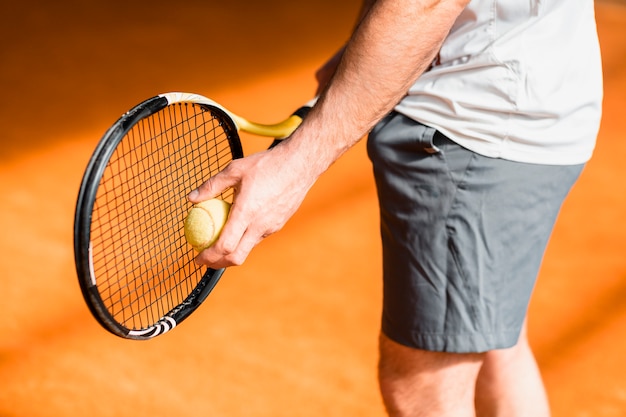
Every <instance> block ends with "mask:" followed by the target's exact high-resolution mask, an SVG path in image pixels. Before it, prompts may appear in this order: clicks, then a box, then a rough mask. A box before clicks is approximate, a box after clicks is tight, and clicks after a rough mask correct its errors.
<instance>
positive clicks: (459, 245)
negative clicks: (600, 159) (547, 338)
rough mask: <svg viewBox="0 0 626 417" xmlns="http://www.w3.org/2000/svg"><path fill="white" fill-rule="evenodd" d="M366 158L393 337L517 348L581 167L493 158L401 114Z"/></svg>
mask: <svg viewBox="0 0 626 417" xmlns="http://www.w3.org/2000/svg"><path fill="white" fill-rule="evenodd" d="M368 154H369V157H370V159H371V160H372V163H373V167H374V175H375V178H376V185H377V189H378V196H379V204H380V223H381V225H380V226H381V236H382V246H383V282H384V286H383V288H384V291H383V293H384V301H383V315H382V331H383V332H384V333H385V335H387V336H388V337H389V338H391V339H392V340H395V341H396V342H398V343H401V344H403V345H407V346H411V347H414V348H418V349H426V350H432V351H444V352H484V351H488V350H492V349H500V348H507V347H511V346H513V345H515V344H516V343H517V340H518V338H519V334H520V330H521V327H522V324H523V322H524V318H525V316H526V312H527V309H528V303H529V299H530V296H531V292H532V290H533V287H534V284H535V280H536V277H537V273H538V270H539V266H540V264H541V260H542V257H543V254H544V250H545V247H546V244H547V242H548V239H549V237H550V233H551V231H552V228H553V225H554V222H555V220H556V217H557V214H558V212H559V209H560V207H561V204H562V202H563V199H564V198H565V196H566V195H567V193H568V192H569V190H570V188H571V186H572V185H573V184H574V182H575V181H576V179H577V178H578V176H579V174H580V172H581V171H582V168H583V165H575V166H557V165H537V164H524V163H518V162H512V161H507V160H503V159H495V158H487V157H484V156H481V155H479V154H476V153H474V152H471V151H469V150H467V149H465V148H463V147H461V146H459V145H457V144H456V143H454V142H453V141H451V140H450V139H448V138H446V137H445V136H444V135H442V134H441V133H439V132H438V131H436V130H435V129H433V128H431V127H427V126H424V125H422V124H419V123H417V122H415V121H413V120H411V119H408V118H406V117H404V116H402V115H399V114H397V113H392V114H390V115H389V116H387V117H386V118H385V119H383V120H382V121H381V122H380V123H379V124H378V125H377V126H376V127H375V128H374V130H373V131H372V132H371V134H370V136H369V139H368Z"/></svg>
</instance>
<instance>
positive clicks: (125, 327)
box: [74, 93, 243, 340]
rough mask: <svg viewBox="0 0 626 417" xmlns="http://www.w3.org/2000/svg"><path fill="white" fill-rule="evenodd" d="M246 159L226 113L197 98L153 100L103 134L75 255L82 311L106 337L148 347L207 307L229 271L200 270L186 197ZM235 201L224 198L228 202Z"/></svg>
mask: <svg viewBox="0 0 626 417" xmlns="http://www.w3.org/2000/svg"><path fill="white" fill-rule="evenodd" d="M241 157H243V150H242V147H241V142H240V140H239V135H238V132H237V126H236V124H235V123H234V121H233V120H232V117H231V116H230V114H229V113H228V112H227V111H226V110H225V109H223V108H222V107H220V106H219V105H217V104H216V103H214V102H212V101H211V100H208V99H206V98H204V97H201V96H197V95H191V94H182V93H170V94H165V95H160V96H156V97H153V98H150V99H148V100H146V101H144V102H142V103H141V104H139V105H137V106H135V107H134V108H133V109H131V110H130V111H128V112H127V113H126V114H124V115H123V116H122V117H120V118H119V119H118V120H117V122H116V123H114V124H113V125H112V126H111V127H110V128H109V130H108V131H107V132H106V133H105V134H104V136H103V137H102V138H101V140H100V142H99V143H98V146H97V147H96V149H95V151H94V153H93V155H92V157H91V159H90V161H89V163H88V165H87V168H86V170H85V173H84V175H83V180H82V182H81V186H80V190H79V193H78V198H77V203H76V211H75V218H74V255H75V263H76V271H77V275H78V280H79V284H80V288H81V291H82V294H83V297H84V299H85V302H86V303H87V305H88V306H89V309H90V311H91V313H92V314H93V316H94V317H95V318H96V320H97V321H98V322H99V323H100V324H101V325H102V326H103V327H104V328H105V329H107V330H108V331H109V332H111V333H113V334H115V335H117V336H120V337H123V338H127V339H135V340H146V339H151V338H153V337H156V336H158V335H160V334H163V333H165V332H167V331H169V330H171V329H172V328H174V327H175V326H176V325H177V324H179V323H180V322H181V321H183V320H184V319H185V318H187V317H188V316H189V315H190V314H191V313H192V312H193V311H195V309H196V308H197V307H198V306H199V305H200V304H201V303H202V302H203V301H204V299H206V297H207V296H208V295H209V293H210V292H211V290H212V289H213V288H214V287H215V285H216V284H217V282H218V281H219V279H220V277H221V275H222V273H223V272H224V270H223V269H220V270H214V269H210V268H209V269H206V268H204V267H200V266H198V265H196V264H195V262H194V258H195V255H196V254H195V252H194V251H193V249H192V248H191V246H190V245H188V244H187V242H186V241H185V239H184V231H183V220H184V217H185V215H186V214H187V212H188V210H189V208H190V207H191V206H192V204H191V203H190V202H189V201H188V200H187V198H186V196H187V194H188V193H189V191H191V190H192V189H194V188H197V187H198V186H199V185H200V184H201V183H202V182H204V181H206V180H207V179H208V178H210V177H211V176H213V175H215V174H216V173H217V172H219V171H221V170H222V169H223V168H224V167H225V166H226V165H228V163H230V161H231V160H233V159H237V158H241ZM232 193H233V192H232V190H226V191H225V192H224V193H223V194H222V195H221V196H219V197H220V198H222V199H224V200H227V201H229V202H232V199H233V194H232Z"/></svg>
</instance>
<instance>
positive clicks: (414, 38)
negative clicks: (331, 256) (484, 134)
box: [189, 0, 469, 268]
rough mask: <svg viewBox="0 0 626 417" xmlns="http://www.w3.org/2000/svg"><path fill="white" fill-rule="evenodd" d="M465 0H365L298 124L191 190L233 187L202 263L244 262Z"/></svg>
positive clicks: (412, 76) (403, 82)
mask: <svg viewBox="0 0 626 417" xmlns="http://www.w3.org/2000/svg"><path fill="white" fill-rule="evenodd" d="M468 2H469V0H441V1H436V0H378V1H367V2H366V3H365V4H364V7H363V10H362V13H361V14H362V18H361V19H360V22H359V24H358V25H357V27H356V28H355V30H354V33H353V36H352V37H351V39H350V41H349V42H348V44H347V45H346V47H345V51H344V52H343V53H342V54H341V59H340V61H339V63H338V66H337V68H336V71H333V76H332V78H331V79H330V81H329V82H328V83H327V85H325V86H324V88H323V90H322V92H321V95H320V97H319V100H318V103H317V104H316V105H315V106H314V108H313V109H312V110H311V112H310V113H309V115H308V116H307V118H306V120H305V121H304V122H303V124H302V125H301V126H300V128H298V130H296V132H294V134H293V135H292V136H291V137H290V138H289V139H287V140H285V141H283V142H282V143H281V144H280V145H279V146H276V147H274V148H273V149H272V150H268V151H265V152H261V153H257V154H254V155H251V156H249V157H247V158H243V159H239V160H236V161H233V162H232V163H231V164H229V166H228V167H227V168H226V169H225V170H223V171H222V172H221V173H220V174H218V175H216V176H214V177H212V178H211V179H209V180H208V181H206V182H205V183H204V184H202V185H201V186H200V187H199V188H198V189H196V190H194V191H192V192H191V193H190V195H189V200H190V201H192V202H194V203H195V202H199V201H202V200H206V199H209V198H212V197H214V196H216V195H218V194H219V193H220V192H221V191H222V190H224V189H226V188H228V187H233V188H234V189H235V192H236V198H235V203H234V205H233V207H232V209H231V213H230V218H229V221H228V223H227V224H226V226H225V227H224V230H223V231H222V235H221V236H220V238H219V240H218V241H217V242H216V243H215V245H213V246H212V247H211V248H209V249H207V250H205V251H203V252H201V253H200V254H199V255H198V257H197V258H196V261H197V262H198V263H199V264H203V265H207V266H211V267H213V268H222V267H227V266H233V265H241V264H242V263H243V262H244V261H245V259H246V258H247V256H248V254H249V253H250V251H251V250H252V249H253V248H254V246H256V245H257V244H258V243H259V242H260V241H261V240H263V239H264V238H265V237H267V236H269V235H271V234H273V233H275V232H277V231H278V230H280V229H281V228H282V227H283V226H284V224H285V223H286V222H287V220H288V219H289V218H290V217H291V216H292V215H293V214H294V213H295V211H296V210H297V209H298V207H299V206H300V204H301V203H302V201H303V199H304V197H305V196H306V194H307V192H308V191H309V189H310V188H311V187H312V185H313V184H314V183H315V181H316V180H317V178H318V177H319V176H320V175H321V174H322V173H323V172H325V171H326V170H327V169H328V168H329V167H330V165H331V164H332V163H333V162H334V161H336V160H337V159H338V158H339V157H340V156H341V155H343V154H344V153H345V152H346V151H347V150H348V149H349V148H350V147H352V146H353V145H354V144H356V143H357V142H358V141H359V140H360V139H361V138H363V137H364V136H365V135H366V134H367V132H368V131H369V130H370V129H371V128H372V127H373V126H374V125H375V124H376V122H378V121H379V120H380V119H381V118H382V117H383V116H384V115H385V114H387V113H388V112H389V111H390V110H391V109H392V108H393V107H394V105H395V104H396V103H398V102H399V101H400V99H402V97H403V96H404V95H405V94H406V91H407V90H408V88H409V87H410V86H411V85H412V84H413V83H414V82H415V80H416V79H417V78H418V77H419V76H420V75H421V74H422V73H423V72H424V71H425V70H426V69H427V68H428V67H429V65H430V63H431V62H432V60H433V58H434V57H435V55H436V54H437V52H438V50H439V48H440V46H441V44H442V42H443V40H444V39H445V37H446V35H447V33H448V32H449V30H450V28H451V26H452V24H453V23H454V21H455V19H456V18H457V16H458V15H459V14H460V13H461V11H462V10H463V8H464V7H465V6H466V5H467V3H468Z"/></svg>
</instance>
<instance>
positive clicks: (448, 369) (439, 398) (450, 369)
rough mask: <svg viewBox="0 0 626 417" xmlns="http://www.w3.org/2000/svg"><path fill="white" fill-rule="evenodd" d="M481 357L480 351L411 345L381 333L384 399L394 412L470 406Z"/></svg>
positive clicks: (379, 366) (381, 369) (381, 380)
mask: <svg viewBox="0 0 626 417" xmlns="http://www.w3.org/2000/svg"><path fill="white" fill-rule="evenodd" d="M482 360H483V354H456V353H444V352H430V351H425V350H420V349H413V348H409V347H406V346H402V345H400V344H398V343H395V342H393V341H392V340H390V339H389V338H387V337H386V336H384V335H381V337H380V357H379V364H378V380H379V385H380V392H381V396H382V398H383V402H384V403H385V406H386V408H387V410H388V412H389V414H390V415H393V416H396V415H397V416H402V415H421V414H420V412H421V410H431V411H433V410H439V411H440V412H441V414H439V415H448V414H445V413H444V410H448V409H452V408H456V407H458V409H457V410H460V409H462V408H463V407H467V408H473V396H474V387H475V383H476V378H477V376H478V372H479V370H480V367H481V364H482ZM424 415H426V414H424ZM451 415H452V414H451ZM459 415H462V414H459Z"/></svg>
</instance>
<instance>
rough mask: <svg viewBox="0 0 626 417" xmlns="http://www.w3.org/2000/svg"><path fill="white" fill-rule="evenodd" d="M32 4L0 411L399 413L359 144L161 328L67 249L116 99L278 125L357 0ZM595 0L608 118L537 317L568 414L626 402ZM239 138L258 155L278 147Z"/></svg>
mask: <svg viewBox="0 0 626 417" xmlns="http://www.w3.org/2000/svg"><path fill="white" fill-rule="evenodd" d="M36 3H37V4H33V3H32V2H31V3H29V4H28V6H26V4H21V3H14V4H11V5H8V6H5V10H6V12H5V17H6V18H5V21H6V22H5V25H3V26H2V27H0V35H2V37H3V40H4V42H3V45H2V46H1V47H0V61H1V62H2V63H3V65H2V66H0V80H1V82H2V87H3V94H4V98H5V99H4V100H3V101H2V102H1V103H0V126H2V128H3V132H2V135H1V136H0V207H1V209H0V210H1V212H0V213H1V215H0V230H2V234H1V235H0V253H1V255H0V271H1V272H2V280H0V315H2V317H3V320H1V321H0V416H3V417H4V416H6V417H13V416H15V417H26V416H28V417H40V416H41V417H44V416H54V417H57V416H66V417H72V416H76V417H78V416H84V415H91V416H93V417H100V416H102V417H104V416H116V417H123V416H129V417H130V416H132V417H137V416H151V417H152V416H168V415H185V414H193V415H211V416H230V417H232V416H246V417H250V416H259V417H262V416H272V417H277V416H290V417H293V416H299V417H300V416H319V415H325V416H348V415H354V416H363V417H367V416H383V415H384V413H383V408H382V405H381V403H380V400H379V397H378V393H377V387H376V377H375V364H376V338H377V331H378V319H379V318H378V316H379V310H380V279H379V271H380V268H381V267H380V261H379V251H380V248H379V242H378V230H377V229H378V225H377V208H376V201H375V192H374V188H373V184H372V181H371V178H370V167H369V163H368V161H367V158H366V155H365V150H364V146H363V144H360V145H358V146H357V147H356V148H355V149H353V150H352V151H351V152H349V153H348V154H347V155H346V156H345V157H344V158H343V159H342V160H341V161H340V162H338V163H337V164H336V165H334V166H333V167H332V168H331V170H330V171H329V172H328V174H327V175H325V176H324V177H323V178H322V179H321V180H320V182H319V183H318V184H317V185H316V186H315V187H314V189H313V190H312V192H311V194H310V196H309V197H308V198H307V200H306V201H305V203H304V205H303V207H302V210H301V211H300V212H299V213H298V214H296V216H295V217H294V218H293V219H292V221H290V222H289V224H288V225H287V226H286V227H285V229H284V230H283V231H281V233H279V234H277V235H275V236H272V237H270V238H269V239H267V240H266V241H265V242H263V243H262V244H261V245H260V246H259V247H258V248H257V249H256V250H255V251H254V252H253V254H252V255H251V256H250V258H249V259H248V261H247V262H246V265H244V266H242V267H239V268H232V269H230V270H229V271H227V273H226V275H225V276H224V277H223V278H222V281H221V282H220V283H219V285H218V287H217V288H216V290H215V291H214V293H213V294H212V295H211V297H210V298H209V299H208V300H207V301H206V302H205V303H204V304H203V305H202V306H201V307H200V309H199V310H198V311H197V312H196V313H195V314H194V315H193V316H192V317H191V318H189V319H188V320H187V321H186V322H185V323H184V324H183V325H181V326H180V327H179V328H177V329H176V330H175V331H173V332H171V333H169V334H168V335H165V336H163V337H161V338H158V339H155V340H153V341H150V342H132V341H126V340H122V339H119V338H116V337H114V336H112V335H109V334H108V333H105V332H104V331H103V330H101V329H100V328H99V327H98V325H97V324H96V322H95V320H94V319H93V318H92V317H91V316H90V314H89V312H88V310H87V308H86V307H85V306H84V304H83V302H82V298H81V295H80V290H79V288H78V284H77V282H76V276H75V271H74V263H73V251H72V238H73V237H72V223H73V211H74V204H75V198H76V194H77V192H78V186H79V183H80V180H81V177H82V174H83V170H84V168H85V165H86V163H87V161H88V159H89V156H90V155H91V152H92V150H93V148H94V146H95V144H96V143H97V141H98V139H99V138H100V136H101V135H102V133H103V132H104V131H105V130H106V128H107V127H108V126H109V125H110V124H111V123H112V122H113V121H115V120H116V119H117V118H118V117H119V116H120V115H121V113H122V112H124V111H125V110H126V109H127V108H129V107H130V106H132V105H134V104H136V103H138V102H140V101H142V100H143V99H145V98H147V97H150V96H152V95H155V94H157V93H161V92H166V91H173V90H183V91H191V92H197V93H200V94H204V95H206V96H210V97H212V98H214V99H216V100H217V101H220V102H222V103H224V104H225V105H226V106H227V107H228V108H230V109H232V110H233V111H235V112H237V113H240V114H242V115H245V116H247V117H250V118H252V119H256V120H260V121H268V122H272V121H277V120H280V119H282V118H283V117H284V115H285V114H287V113H290V112H291V111H292V110H294V109H295V108H297V107H299V106H300V104H301V103H303V102H304V101H306V100H308V99H309V98H310V96H311V94H312V93H313V91H314V88H315V84H314V79H313V76H312V73H313V71H314V70H315V68H316V66H317V65H318V64H319V63H321V62H322V61H323V59H324V58H325V57H326V56H328V55H330V54H331V53H332V52H334V50H335V49H336V48H337V47H338V46H339V45H340V44H341V43H342V42H343V41H344V40H345V39H346V37H347V36H348V34H349V31H350V29H351V27H352V22H353V19H354V15H355V14H356V12H357V9H358V5H359V4H358V3H359V2H358V0H351V1H349V2H331V1H330V0H323V1H317V2H308V3H306V2H305V3H302V2H287V1H278V0H273V1H269V2H252V1H248V2H245V5H243V4H242V2H234V3H228V2H206V1H200V0H198V1H193V0H184V1H181V2H176V3H175V6H173V5H172V4H173V3H172V2H165V1H156V2H121V1H119V0H116V1H110V2H106V3H101V4H100V3H99V4H90V5H87V4H84V3H81V2H77V1H67V2H63V3H60V4H55V3H48V2H43V1H41V0H39V1H37V2H36ZM214 3H215V4H214ZM218 3H220V4H218ZM222 3H223V4H222ZM596 3H597V4H596V10H597V17H598V23H599V28H600V36H601V42H602V50H603V56H604V72H605V90H606V91H605V116H604V120H603V123H602V128H601V131H600V138H599V143H598V148H597V151H596V154H595V156H594V159H593V160H592V161H591V162H590V163H589V165H588V166H587V168H586V170H585V171H584V173H583V175H582V177H581V179H580V181H579V182H578V184H577V185H576V186H575V188H574V190H573V191H572V193H571V195H570V197H569V198H568V200H567V201H566V203H565V205H564V207H563V210H562V214H561V217H560V219H559V222H558V224H557V227H556V229H555V231H554V236H553V239H552V242H551V244H550V246H549V248H548V251H547V253H546V257H545V262H544V266H543V268H542V271H541V276H540V279H539V283H538V286H537V289H536V294H535V297H534V299H533V302H532V304H531V311H530V336H531V341H532V343H533V345H534V347H535V351H536V354H537V358H538V361H539V364H540V367H541V369H542V372H543V374H544V376H545V380H546V385H547V389H548V392H549V395H550V399H551V402H552V405H553V408H554V413H553V414H554V416H556V417H560V416H563V417H566V416H567V417H570V416H594V417H595V416H607V417H608V416H617V415H623V414H625V413H626V380H625V379H624V378H623V374H624V372H625V371H626V357H625V356H624V354H623V352H624V349H626V336H625V335H626V304H624V302H623V300H624V298H625V297H626V284H625V283H626V256H625V255H624V243H625V242H626V227H624V226H623V213H624V211H625V210H626V186H625V185H624V184H623V182H622V181H621V180H620V178H622V177H623V176H624V175H626V167H624V164H623V159H624V155H626V142H625V141H624V140H623V136H624V132H625V131H626V120H625V119H624V117H623V109H624V108H625V107H626V32H624V29H623V28H624V25H625V24H626V6H624V5H622V4H620V3H619V2H615V1H613V2H610V1H599V2H596ZM261 17H262V18H261ZM328 21H330V23H323V22H328ZM581 62H584V58H581ZM244 140H245V146H246V147H247V148H248V151H254V150H256V149H261V148H263V147H264V146H266V144H265V143H262V141H259V140H258V139H252V138H245V139H244Z"/></svg>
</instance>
